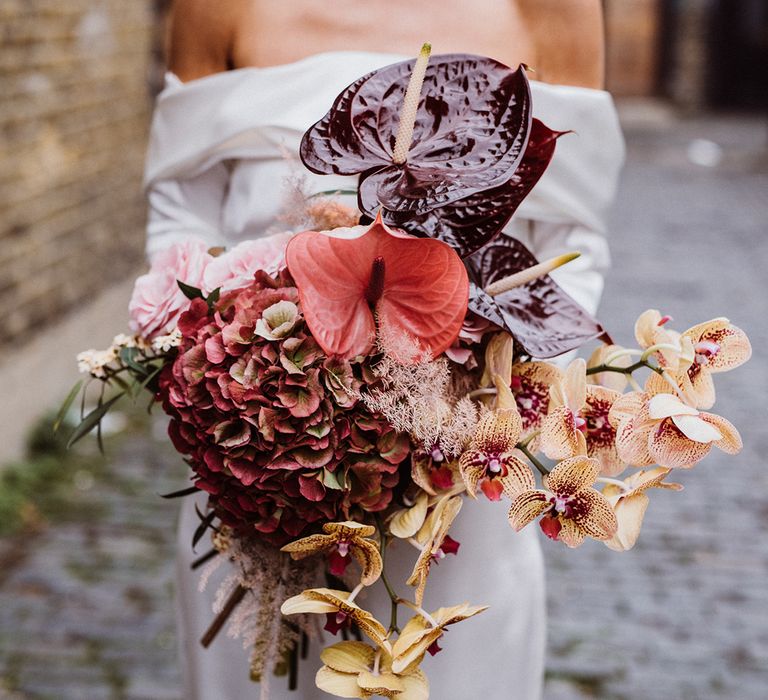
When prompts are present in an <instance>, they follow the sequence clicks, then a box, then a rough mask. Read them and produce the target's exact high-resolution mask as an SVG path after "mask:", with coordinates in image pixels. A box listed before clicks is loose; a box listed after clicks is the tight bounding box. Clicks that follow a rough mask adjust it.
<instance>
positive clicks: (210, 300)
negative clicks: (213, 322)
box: [205, 287, 221, 311]
mask: <svg viewBox="0 0 768 700" xmlns="http://www.w3.org/2000/svg"><path fill="white" fill-rule="evenodd" d="M220 298H221V287H216V289H214V290H213V291H212V292H211V293H210V294H209V295H208V297H207V298H206V300H205V301H206V303H207V304H208V310H209V311H213V307H214V306H216V302H217V301H218V300H219V299H220Z"/></svg>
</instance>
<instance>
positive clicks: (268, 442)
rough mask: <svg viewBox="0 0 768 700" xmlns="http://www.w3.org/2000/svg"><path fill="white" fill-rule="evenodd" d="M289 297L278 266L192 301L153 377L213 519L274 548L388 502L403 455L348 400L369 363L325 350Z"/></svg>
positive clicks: (402, 448)
mask: <svg viewBox="0 0 768 700" xmlns="http://www.w3.org/2000/svg"><path fill="white" fill-rule="evenodd" d="M298 304H299V301H298V293H297V290H296V288H295V286H293V281H292V280H291V278H290V276H289V275H288V273H287V272H286V271H283V272H282V273H281V274H280V275H279V276H278V277H277V278H272V277H270V276H268V275H267V274H266V273H261V272H259V273H257V274H256V277H255V281H254V283H253V284H252V285H251V286H249V287H246V288H244V289H240V290H235V291H233V292H230V293H228V294H226V295H225V296H222V298H221V299H220V300H219V301H218V302H217V303H215V304H214V305H212V306H213V308H209V305H208V303H207V302H206V301H204V300H203V299H195V300H194V301H192V303H191V305H190V308H189V310H188V311H187V312H186V313H184V314H183V315H182V317H181V319H180V321H179V329H180V331H181V333H182V335H183V340H182V344H181V346H180V347H179V354H178V356H177V358H176V360H175V361H174V362H173V363H172V364H169V365H167V366H166V367H165V368H164V370H163V372H162V375H161V380H160V398H161V399H162V402H163V407H164V408H165V410H166V412H167V413H168V414H169V415H170V416H171V423H170V427H169V433H170V436H171V439H172V440H173V443H174V445H175V446H176V448H177V449H178V450H179V451H180V452H182V453H183V454H186V455H188V456H189V463H190V465H191V466H192V469H193V470H194V471H195V472H196V475H197V477H196V483H197V486H198V487H199V488H200V489H203V490H205V491H207V492H208V493H209V494H210V501H211V504H212V505H213V507H214V509H215V511H216V513H217V515H218V516H219V517H220V518H221V519H222V521H223V522H225V523H227V524H228V525H231V526H233V527H235V528H237V529H238V531H240V532H245V533H247V532H253V531H254V529H255V530H256V531H258V532H259V533H262V536H264V537H266V538H267V539H268V540H270V541H272V542H274V543H275V544H283V543H285V542H286V541H289V540H292V539H295V538H296V537H297V536H299V535H300V534H302V533H304V532H305V531H310V530H312V529H315V528H317V527H319V525H320V524H322V522H326V521H329V520H337V519H339V518H341V519H348V518H350V517H352V516H351V515H350V513H351V512H354V510H355V509H356V508H358V507H359V508H362V509H364V510H366V511H378V510H382V509H384V508H386V507H387V505H388V504H389V502H390V501H391V499H392V489H393V488H394V487H395V486H396V485H397V482H398V478H399V465H400V463H401V462H403V461H404V460H405V459H406V458H407V457H408V453H409V442H408V438H407V436H405V435H401V434H398V433H396V432H395V431H394V430H393V429H392V428H391V426H390V425H389V424H388V422H387V421H386V420H385V419H384V418H383V417H381V416H379V415H378V414H375V413H372V412H371V411H369V410H368V409H367V408H366V406H365V404H364V403H363V402H362V401H360V400H358V398H357V396H358V395H359V391H360V390H361V389H363V388H364V387H365V386H366V385H367V383H368V382H371V381H373V376H372V374H371V372H370V368H369V367H368V365H367V364H366V363H367V362H368V360H367V359H365V360H362V361H360V362H349V361H341V360H338V359H334V358H329V357H327V356H326V355H324V354H323V352H322V350H321V349H320V348H319V346H318V345H317V343H316V342H315V340H314V339H313V338H312V336H311V335H310V333H309V331H308V329H307V327H306V325H305V323H304V319H303V317H302V315H301V310H300V308H299V306H298Z"/></svg>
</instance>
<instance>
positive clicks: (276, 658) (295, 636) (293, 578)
mask: <svg viewBox="0 0 768 700" xmlns="http://www.w3.org/2000/svg"><path fill="white" fill-rule="evenodd" d="M217 560H218V561H217ZM214 561H217V563H216V566H215V567H214V566H212V565H213V561H212V562H210V564H209V565H208V566H206V569H205V570H204V572H203V581H201V583H202V584H203V585H204V584H207V582H208V579H209V578H210V576H211V574H212V573H213V572H214V570H215V569H217V568H220V567H221V566H222V564H223V563H229V564H230V565H231V566H232V567H233V569H232V570H231V572H230V573H229V574H228V575H227V576H226V577H225V578H224V580H223V581H222V582H221V584H220V585H219V588H218V590H217V591H216V595H215V598H214V612H215V613H218V612H220V611H221V610H222V609H223V607H224V604H225V603H226V601H227V599H228V598H229V596H230V594H231V593H232V591H233V590H234V589H235V588H236V587H237V586H242V587H244V588H247V589H248V593H247V594H246V595H245V597H244V598H243V600H242V601H241V602H240V604H239V605H238V606H237V608H235V610H234V612H233V613H232V615H231V617H230V619H229V624H228V628H227V635H228V636H229V637H232V638H241V639H242V641H243V647H245V648H247V647H252V650H253V651H252V653H251V676H252V677H253V678H254V679H259V680H260V682H261V691H260V692H261V695H260V698H261V700H268V698H269V687H270V678H271V676H272V673H273V671H274V670H275V668H276V667H277V666H279V665H280V664H281V663H282V662H283V660H284V659H285V658H286V655H287V654H288V653H289V652H290V651H291V649H292V648H294V646H296V645H298V644H299V643H300V641H301V636H302V633H306V634H307V635H309V636H315V634H316V630H315V627H314V626H313V620H312V617H311V616H309V615H296V616H293V617H292V618H291V620H290V621H289V620H286V619H285V618H284V617H283V615H282V613H281V612H280V606H281V605H282V604H283V602H284V601H285V600H286V599H288V598H290V597H292V596H294V595H298V594H299V593H301V592H302V591H304V590H306V589H307V588H314V587H315V586H316V585H317V582H318V576H319V568H318V562H317V560H315V559H306V560H302V561H293V560H292V559H291V558H290V557H288V556H287V555H285V554H283V553H281V552H280V551H279V550H278V549H276V548H275V547H273V546H270V545H268V544H265V543H262V542H259V541H258V540H251V539H247V540H246V539H241V538H238V537H232V541H231V544H230V546H229V548H228V550H227V552H226V554H221V555H219V556H218V557H216V559H215V560H214Z"/></svg>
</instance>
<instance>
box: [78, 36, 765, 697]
mask: <svg viewBox="0 0 768 700" xmlns="http://www.w3.org/2000/svg"><path fill="white" fill-rule="evenodd" d="M561 136H563V134H562V133H559V132H554V131H552V130H550V129H549V128H548V127H546V126H545V125H544V124H543V123H541V122H540V121H538V120H536V119H535V118H532V105H531V97H530V91H529V86H528V82H527V78H526V72H525V67H524V66H520V67H519V68H518V69H517V70H512V69H510V68H508V67H507V66H504V65H502V64H500V63H498V62H496V61H493V60H491V59H488V58H484V57H479V56H469V55H446V56H437V57H434V58H432V59H431V60H430V56H429V48H428V46H425V48H424V50H423V51H422V53H421V55H420V56H419V58H418V59H416V60H415V61H409V62H403V63H398V64H395V65H392V66H388V67H386V68H383V69H381V70H377V71H374V72H373V73H370V74H368V75H366V76H364V77H362V78H360V79H359V80H358V81H356V82H355V83H353V84H352V85H350V86H349V87H348V88H346V89H345V90H344V91H343V92H342V93H341V94H340V95H339V96H338V98H337V99H336V101H335V102H334V104H333V106H332V107H331V109H330V111H329V112H328V113H327V114H326V116H325V117H324V118H323V119H322V120H320V121H319V122H318V123H317V124H315V125H314V126H312V127H311V128H310V129H309V131H308V132H307V133H306V134H305V136H304V139H303V141H302V145H301V157H302V160H303V162H304V163H305V165H306V166H307V167H308V168H309V169H310V170H312V171H313V172H316V173H336V174H344V175H352V174H359V187H358V190H357V195H358V209H359V211H353V210H351V209H348V208H346V207H344V206H342V205H341V204H340V203H339V202H338V201H336V200H335V199H334V198H333V197H332V196H324V197H322V198H320V199H317V198H309V199H308V200H307V201H306V202H304V204H303V205H302V208H303V211H301V212H298V214H299V215H300V216H301V217H304V218H305V219H306V220H308V221H309V222H310V225H309V226H308V230H303V231H301V232H298V233H295V232H286V233H284V234H278V235H274V236H269V237H264V238H260V239H257V240H253V241H247V242H244V243H241V244H239V245H237V246H235V247H234V248H232V249H231V250H227V251H224V252H222V251H209V250H207V248H206V246H205V244H203V243H202V242H200V241H196V240H189V241H187V242H184V243H180V244H176V245H174V246H172V247H171V248H169V249H168V250H167V251H165V252H164V253H163V254H161V255H159V256H158V257H157V258H156V260H155V262H154V264H153V266H152V269H151V270H150V272H149V273H148V274H147V275H144V276H143V277H141V278H139V279H138V280H137V282H136V286H135V290H134V294H133V298H132V300H131V304H130V315H131V323H132V331H133V334H132V335H122V336H118V337H117V338H116V339H115V342H114V344H113V346H112V347H111V348H109V349H108V350H106V351H100V352H96V351H88V352H85V353H81V355H80V356H79V357H78V360H79V363H80V367H81V370H83V371H84V372H86V373H88V374H89V375H90V376H91V377H92V378H93V379H96V380H99V382H100V386H101V394H100V398H99V400H98V403H97V405H96V407H95V408H94V409H93V410H92V411H91V412H90V413H88V414H87V415H85V416H83V420H82V423H81V424H80V425H79V426H78V428H77V429H76V430H75V432H74V434H73V436H72V440H71V441H72V442H74V441H76V440H78V439H80V438H81V437H82V436H83V435H85V434H86V433H88V432H90V431H91V430H93V429H94V428H97V427H98V425H99V422H100V420H101V418H102V417H103V416H104V415H105V413H106V412H107V411H108V410H109V409H110V408H111V406H113V405H114V404H115V402H116V401H118V400H120V398H121V397H124V396H136V395H137V394H138V393H140V392H141V390H143V389H146V390H148V391H149V392H150V393H151V395H152V401H153V402H158V403H160V404H161V405H162V408H163V410H164V411H165V412H166V413H167V414H168V416H169V417H170V424H169V435H170V438H171V440H172V441H173V444H174V446H175V448H176V449H177V450H178V451H179V452H180V453H181V454H183V455H184V456H185V458H186V461H187V463H188V464H189V466H190V469H191V479H192V485H191V486H190V487H189V488H186V489H183V490H182V491H179V492H177V493H174V494H169V496H173V497H176V496H187V495H191V494H201V493H202V494H205V495H206V496H207V499H206V506H205V508H204V509H200V510H199V511H198V514H199V517H200V526H199V528H198V529H197V532H196V533H195V536H194V544H196V543H197V542H198V541H200V540H201V539H202V538H203V537H205V536H206V535H208V536H209V537H210V539H211V543H212V549H211V551H210V552H209V553H208V554H207V555H205V556H204V557H203V558H202V559H201V563H202V561H203V560H205V561H206V562H207V563H206V564H205V567H206V568H205V570H204V572H203V576H204V577H207V576H209V575H210V573H211V571H212V570H213V568H215V567H216V566H218V565H222V564H223V565H226V566H229V567H230V569H231V575H230V576H229V577H228V578H227V579H226V581H225V583H224V584H223V588H222V590H221V591H220V592H219V596H218V604H217V608H216V611H215V612H216V613H217V614H216V616H215V618H214V619H213V623H212V626H211V628H210V630H209V632H208V633H207V634H206V636H205V637H204V639H203V640H202V642H203V644H205V645H208V644H210V643H211V642H212V641H213V638H214V637H215V636H216V634H217V633H218V631H219V630H220V629H221V627H222V626H223V625H224V624H225V622H226V621H227V620H228V619H229V621H230V624H231V626H232V627H233V628H234V629H235V631H236V632H239V633H240V634H242V635H243V637H244V639H245V642H246V644H248V645H250V646H251V648H252V654H251V669H250V671H251V675H252V677H253V678H254V679H255V680H261V681H262V686H263V687H262V693H263V695H265V694H266V692H268V691H267V688H268V685H269V684H268V681H269V677H270V674H272V673H289V674H291V675H295V671H296V664H297V660H298V656H299V653H300V650H301V649H302V648H303V646H304V644H305V642H306V640H307V639H308V638H319V637H321V636H322V633H320V632H319V631H318V628H319V625H318V620H319V621H320V623H324V629H325V630H326V631H327V632H329V633H330V634H331V635H341V636H342V640H341V641H336V642H334V643H329V642H327V641H326V642H324V643H325V648H324V649H323V650H322V653H321V658H322V662H323V665H322V667H321V668H320V669H319V670H318V671H317V676H316V683H317V685H318V687H319V688H321V689H323V690H324V691H326V692H328V693H331V694H332V695H336V696H338V697H360V698H368V697H371V696H373V695H384V696H386V697H394V698H399V699H400V700H419V699H422V698H427V697H428V695H429V688H428V680H427V678H426V676H425V675H424V673H423V672H422V670H421V669H420V664H421V661H422V660H423V658H424V657H425V655H426V654H434V653H437V652H438V651H440V646H439V643H442V641H443V640H442V637H443V635H444V633H445V631H446V629H447V628H448V627H449V626H451V625H455V624H458V623H459V622H462V621H464V620H466V619H468V618H471V617H473V616H474V615H477V614H480V613H483V612H484V611H485V610H486V607H484V606H483V605H482V601H443V602H444V604H445V607H441V608H438V609H437V610H426V609H425V608H424V607H423V603H424V594H425V589H426V587H427V586H428V583H429V578H430V576H431V575H433V573H434V570H435V567H433V564H434V563H435V562H437V561H439V560H441V559H442V558H444V557H446V556H451V555H457V554H458V550H459V543H458V542H457V541H455V540H454V539H452V538H451V536H450V530H451V525H452V523H453V522H454V521H455V520H456V518H457V517H458V516H459V515H460V511H461V507H462V503H463V502H464V499H465V498H472V499H478V498H479V499H482V500H487V501H488V502H489V503H488V504H487V507H489V508H505V509H506V510H507V515H508V522H509V525H510V526H511V527H512V528H513V529H514V530H520V529H522V528H524V527H527V526H528V525H530V524H531V523H532V522H534V521H537V522H538V524H539V527H540V528H541V530H542V531H543V533H544V534H545V535H546V536H547V537H549V538H550V539H552V540H557V541H559V542H562V543H563V544H564V545H566V546H568V547H578V546H579V545H580V544H582V542H583V541H584V540H585V538H588V537H589V538H593V539H596V540H600V541H602V542H604V543H605V544H606V545H607V546H608V547H610V548H611V549H614V550H617V551H623V550H628V549H630V548H631V547H632V546H633V545H634V543H635V542H636V540H637V538H638V535H639V532H640V527H641V523H642V520H643V515H644V513H645V510H646V508H647V507H648V504H649V493H650V492H651V491H652V490H653V489H673V490H679V489H681V488H682V487H681V486H680V485H678V484H675V483H672V482H669V481H667V479H668V477H669V476H670V474H671V473H672V471H673V470H675V469H690V468H692V467H693V466H695V465H696V464H697V463H698V462H699V461H701V460H702V459H703V458H704V457H705V456H706V455H707V453H708V452H709V451H710V450H711V449H712V448H713V447H717V448H719V449H721V450H723V451H725V452H727V453H729V454H735V453H737V452H738V451H739V450H740V448H741V439H740V437H739V434H738V432H737V430H736V429H735V428H734V426H733V425H731V424H730V423H729V422H728V421H727V420H726V419H725V418H723V417H721V416H718V415H716V414H714V413H711V412H709V410H710V409H711V408H712V406H713V404H714V402H715V390H714V384H713V378H714V375H715V374H717V373H719V372H723V371H726V370H730V369H733V368H734V367H737V366H738V365H740V364H742V363H743V362H745V361H746V360H747V359H748V358H749V356H750V353H751V350H750V345H749V341H748V339H747V337H746V335H745V334H744V333H743V332H742V331H741V330H740V329H739V328H737V327H735V326H733V325H732V324H731V323H730V322H729V321H728V320H727V319H725V318H715V319H713V320H711V321H707V322H704V323H701V324H699V325H696V326H694V327H693V328H689V329H688V330H685V331H683V332H677V331H674V330H672V329H671V328H670V322H671V319H670V318H669V317H668V316H664V315H662V314H661V313H660V312H659V311H655V310H649V311H646V312H644V313H643V314H642V315H641V316H640V317H639V318H638V320H637V322H636V324H635V336H636V339H637V344H638V347H637V348H623V347H618V346H616V345H614V344H612V342H611V340H610V338H609V336H608V335H607V334H606V332H605V330H604V329H603V328H602V327H601V325H600V324H599V323H598V322H597V321H596V320H595V319H594V318H592V317H591V316H590V315H589V314H588V313H587V312H586V311H585V310H584V309H582V308H581V307H579V306H578V305H577V304H576V303H575V302H574V301H573V300H572V299H570V298H569V297H568V296H567V295H566V294H565V293H564V292H563V291H562V290H561V289H560V288H559V287H558V285H557V284H556V283H555V282H554V281H553V280H552V279H551V278H550V277H549V274H548V273H549V272H551V271H552V270H553V269H555V268H556V267H558V266H560V265H562V264H565V263H567V262H568V261H569V260H571V259H573V257H575V255H564V256H561V257H559V258H556V259H553V260H547V261H543V262H539V261H537V260H536V259H535V258H534V257H533V255H532V254H531V253H530V252H529V251H528V250H527V249H526V248H525V247H524V246H523V245H522V244H521V243H520V242H519V241H517V240H515V239H514V238H511V237H508V236H506V235H504V234H502V233H501V231H502V229H503V227H504V226H505V224H506V223H507V222H508V221H509V219H510V218H511V216H512V215H513V213H514V211H515V209H516V208H517V206H518V205H519V204H520V202H521V201H522V200H523V199H524V197H525V196H526V195H527V194H528V193H529V192H530V191H531V189H532V188H533V187H534V186H535V184H536V182H537V181H538V179H539V178H540V177H541V175H542V173H543V172H544V170H545V169H546V167H547V165H548V163H549V161H550V159H551V158H552V155H553V153H554V150H555V147H556V143H557V140H558V138H560V137H561ZM594 341H597V344H598V346H597V348H596V349H595V350H594V352H593V353H592V354H591V357H590V358H589V360H587V361H585V360H584V359H580V358H576V359H571V361H570V362H569V363H567V364H566V363H564V362H563V361H562V360H561V361H560V362H557V363H553V362H549V361H547V360H550V359H552V358H554V357H557V356H561V355H563V354H564V353H568V352H569V351H572V350H575V349H577V348H579V347H581V346H582V345H584V344H586V343H589V342H594ZM641 381H642V382H643V383H642V384H641V383H640V382H641ZM108 387H110V388H112V389H114V393H112V394H111V395H108V394H106V393H105V389H106V388H108ZM628 387H629V389H630V390H629V391H627V388H628ZM86 388H87V387H86ZM75 393H76V392H74V393H73V394H72V395H71V396H70V399H69V403H71V401H72V399H73V398H74V395H75ZM501 502H506V505H502V503H501ZM394 540H402V541H404V542H407V543H409V544H410V545H412V546H413V569H412V573H411V575H410V577H409V578H408V579H407V580H406V581H392V580H390V578H389V577H388V573H387V567H386V566H385V562H386V551H387V547H388V546H389V545H390V543H392V542H393V541H394ZM460 559H461V557H460V555H458V564H457V565H460ZM208 560H210V561H208ZM369 586H383V587H384V588H385V589H386V591H387V594H388V596H389V599H390V600H391V615H390V619H389V620H388V621H386V620H384V621H382V620H378V619H376V617H375V616H374V615H373V614H372V613H371V612H369V611H368V610H366V609H365V608H364V607H362V606H360V605H359V604H358V602H357V601H358V596H359V594H360V592H361V591H362V590H363V589H364V588H366V587H369ZM406 589H407V590H408V591H410V592H409V593H408V594H405V593H404V590H406ZM396 591H397V592H396ZM476 603H479V604H476ZM486 614H493V612H492V611H490V612H488V613H486ZM446 653H450V651H448V652H446Z"/></svg>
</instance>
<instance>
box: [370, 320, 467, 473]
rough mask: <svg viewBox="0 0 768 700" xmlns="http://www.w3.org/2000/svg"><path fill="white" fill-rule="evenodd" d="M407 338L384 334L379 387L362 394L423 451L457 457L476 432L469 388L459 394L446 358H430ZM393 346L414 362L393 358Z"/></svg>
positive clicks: (377, 370) (396, 428)
mask: <svg viewBox="0 0 768 700" xmlns="http://www.w3.org/2000/svg"><path fill="white" fill-rule="evenodd" d="M409 340H410V339H409V338H407V337H406V336H404V335H401V336H398V337H393V336H391V335H387V333H386V330H385V332H384V334H383V336H382V337H380V340H379V345H380V348H379V349H380V350H381V351H383V352H384V353H385V354H384V357H383V359H382V360H381V362H380V363H379V364H378V365H377V366H376V368H375V373H376V375H377V377H378V378H379V379H380V380H381V387H377V388H375V389H372V390H371V391H370V392H369V393H367V394H363V395H362V400H363V401H364V402H365V404H366V406H368V408H369V409H370V410H372V411H377V412H379V413H381V415H383V416H384V417H385V418H386V419H387V421H389V423H390V424H391V425H392V427H393V428H394V429H395V430H397V431H398V432H402V433H407V434H409V435H410V436H411V438H412V440H413V441H414V442H416V443H418V444H421V445H423V447H424V449H426V450H431V449H432V448H433V447H434V446H436V445H439V446H440V449H441V451H442V452H443V454H444V455H445V456H446V458H448V459H450V458H452V457H456V456H458V455H459V454H461V452H462V451H463V449H464V446H465V445H466V443H467V441H468V440H469V437H470V436H471V434H472V432H473V431H474V428H475V426H476V424H477V420H478V418H477V408H476V406H475V404H474V403H473V402H472V400H471V399H469V398H468V397H467V396H466V393H467V392H466V391H465V390H462V391H461V392H460V393H457V392H456V381H455V378H454V376H453V374H455V373H452V372H451V368H450V365H449V363H448V360H447V359H446V358H444V357H439V358H437V359H435V360H433V359H431V357H430V356H429V354H428V353H424V352H422V351H420V350H419V349H418V345H415V344H413V341H410V342H411V343H412V345H410V346H409V345H408V343H409ZM393 343H394V345H393ZM393 347H394V348H396V351H397V354H398V356H400V357H403V356H405V357H410V358H412V359H416V361H415V362H412V363H409V364H403V363H402V362H399V361H398V360H396V359H394V357H392V356H391V354H390V352H389V351H391V350H392V349H393ZM416 353H418V354H416ZM419 355H420V357H419Z"/></svg>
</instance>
